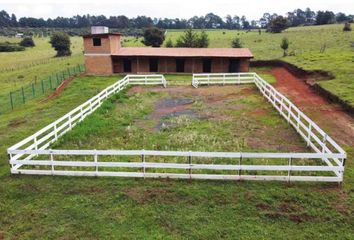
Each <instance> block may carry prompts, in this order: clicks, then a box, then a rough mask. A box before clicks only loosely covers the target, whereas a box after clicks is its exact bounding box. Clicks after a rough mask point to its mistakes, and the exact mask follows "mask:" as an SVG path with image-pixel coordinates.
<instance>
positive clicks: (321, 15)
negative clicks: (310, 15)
mask: <svg viewBox="0 0 354 240" xmlns="http://www.w3.org/2000/svg"><path fill="white" fill-rule="evenodd" d="M334 22H335V15H334V13H333V12H331V11H325V12H323V11H318V12H317V16H316V25H324V24H331V23H334Z"/></svg>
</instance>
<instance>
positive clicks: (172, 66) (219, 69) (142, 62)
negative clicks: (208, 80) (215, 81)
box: [113, 57, 249, 73]
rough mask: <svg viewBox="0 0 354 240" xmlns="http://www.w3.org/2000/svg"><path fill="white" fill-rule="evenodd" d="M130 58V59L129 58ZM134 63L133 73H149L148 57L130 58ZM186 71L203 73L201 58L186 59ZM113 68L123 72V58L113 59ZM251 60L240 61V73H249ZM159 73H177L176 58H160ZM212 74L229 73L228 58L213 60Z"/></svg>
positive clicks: (117, 71)
mask: <svg viewBox="0 0 354 240" xmlns="http://www.w3.org/2000/svg"><path fill="white" fill-rule="evenodd" d="M128 58H129V57H128ZM129 59H131V61H132V73H149V72H150V64H149V58H148V57H130V58H129ZM184 64H185V65H184V71H185V72H186V73H202V72H203V59H201V58H185V63H184ZM113 68H114V72H115V73H121V72H123V58H122V57H113ZM248 70H249V60H248V59H242V58H241V59H240V65H239V72H248ZM158 72H159V73H175V72H176V58H173V57H171V58H166V57H162V58H159V63H158ZM211 72H212V73H227V72H229V59H228V58H212V63H211Z"/></svg>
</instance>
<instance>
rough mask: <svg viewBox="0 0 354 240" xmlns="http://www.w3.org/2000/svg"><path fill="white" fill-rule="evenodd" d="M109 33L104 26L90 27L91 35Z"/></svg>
mask: <svg viewBox="0 0 354 240" xmlns="http://www.w3.org/2000/svg"><path fill="white" fill-rule="evenodd" d="M107 33H109V29H108V27H105V26H92V27H91V34H107Z"/></svg>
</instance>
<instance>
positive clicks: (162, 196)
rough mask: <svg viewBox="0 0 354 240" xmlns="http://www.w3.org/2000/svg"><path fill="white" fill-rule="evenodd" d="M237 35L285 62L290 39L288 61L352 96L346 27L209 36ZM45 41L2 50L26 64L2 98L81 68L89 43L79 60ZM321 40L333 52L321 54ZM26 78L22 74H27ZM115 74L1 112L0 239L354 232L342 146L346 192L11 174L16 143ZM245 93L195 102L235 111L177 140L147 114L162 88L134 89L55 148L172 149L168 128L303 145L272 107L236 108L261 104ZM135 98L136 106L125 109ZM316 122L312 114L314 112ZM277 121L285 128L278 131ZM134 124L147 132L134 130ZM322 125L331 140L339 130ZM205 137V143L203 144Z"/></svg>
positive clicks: (351, 181)
mask: <svg viewBox="0 0 354 240" xmlns="http://www.w3.org/2000/svg"><path fill="white" fill-rule="evenodd" d="M322 29H324V30H325V31H323V30H322ZM223 32H225V34H223ZM208 33H209V32H208ZM179 34H180V32H173V31H169V33H168V35H167V38H169V37H171V38H172V39H173V40H175V39H176V38H177V36H178V35H179ZM237 34H239V37H240V38H241V40H242V41H243V42H244V45H245V47H250V48H251V50H252V51H253V52H254V54H255V58H256V60H257V59H275V58H282V57H281V56H282V51H281V49H280V47H279V44H280V40H281V38H282V37H283V36H287V37H288V38H289V39H290V41H291V43H292V44H291V46H290V51H295V52H296V56H291V57H286V58H282V59H283V60H285V61H289V62H292V63H294V64H296V65H298V66H300V67H304V68H305V69H310V70H311V69H322V70H328V71H331V72H332V73H333V74H335V76H336V79H334V80H331V81H321V82H320V83H319V84H321V85H323V86H324V87H326V88H328V89H329V90H330V91H332V92H334V93H335V94H338V95H339V96H341V97H342V98H343V99H347V100H348V101H350V102H351V103H352V102H353V101H354V99H353V98H354V94H353V91H354V90H353V84H354V81H353V79H354V77H353V66H352V65H353V62H352V61H353V57H352V56H353V48H351V47H350V41H353V39H354V38H353V32H351V33H343V32H342V31H341V25H330V26H315V27H301V28H291V29H288V30H287V31H286V32H284V33H282V34H266V33H262V35H258V32H249V33H245V32H237V31H227V30H222V31H210V38H211V47H228V46H229V43H230V42H231V39H232V38H233V37H234V36H235V35H237ZM2 40H3V39H2ZM14 40H15V39H11V41H14ZM47 40H48V39H35V41H36V43H37V47H36V48H34V49H28V50H26V51H25V52H18V53H7V54H4V55H2V54H0V69H3V68H8V67H9V66H10V67H11V66H12V67H14V68H16V67H17V66H21V67H20V69H18V70H14V71H1V72H0V87H1V88H2V91H1V94H3V93H7V91H10V90H12V89H14V88H18V87H20V86H21V85H24V84H27V83H29V82H31V81H33V80H34V78H35V77H36V76H37V78H38V79H40V78H42V77H44V78H45V77H46V76H48V75H50V74H51V73H53V72H56V71H61V70H63V69H65V68H66V67H67V66H73V65H76V64H77V63H82V61H83V56H82V54H81V51H82V40H81V38H74V39H73V38H72V42H73V43H74V46H75V47H74V46H73V53H74V55H73V56H72V57H70V58H67V59H65V60H59V59H54V58H53V56H54V54H55V52H54V51H53V50H52V49H51V48H50V45H49V44H48V42H47ZM324 43H326V46H327V49H326V51H325V52H324V53H322V54H320V53H319V50H320V48H321V45H322V44H324ZM123 44H124V45H125V46H134V45H135V46H136V45H141V43H140V40H136V41H135V39H134V40H133V41H125V42H124V43H123ZM49 59H50V60H49ZM42 60H43V61H49V63H40V64H38V65H37V66H34V67H31V66H30V64H31V62H32V61H42ZM16 69H17V68H16ZM267 70H268V69H267V68H254V69H251V71H256V72H258V73H260V74H261V76H262V77H264V78H265V79H266V80H267V81H269V82H271V83H274V82H275V79H274V77H272V76H271V75H269V74H267V73H266V72H267ZM6 74H8V75H6ZM20 75H23V76H24V78H22V77H21V78H19V76H20ZM119 78H121V76H111V77H93V76H82V77H78V78H76V79H75V80H74V81H72V82H71V83H70V84H69V85H68V86H67V87H66V88H65V90H64V92H63V93H62V94H61V95H60V96H59V97H57V98H55V99H53V100H51V101H43V100H44V98H45V97H41V98H38V99H36V100H33V101H30V102H28V103H27V104H26V105H23V106H21V107H19V108H17V109H15V110H14V111H12V112H8V113H5V114H2V115H1V116H0V183H1V184H0V239H75V238H80V239H132V238H133V239H220V238H224V239H255V238H262V239H353V238H354V218H353V216H354V164H353V158H354V147H353V146H343V147H344V148H345V150H346V151H347V153H348V159H347V163H346V172H345V177H344V183H343V186H342V187H338V186H337V185H335V184H326V183H291V184H288V183H279V182H251V181H248V182H235V181H182V180H159V179H156V180H152V179H146V180H144V179H132V178H103V177H102V178H85V177H77V178H75V177H51V176H20V175H16V176H15V175H14V176H13V175H11V174H10V173H9V165H8V157H7V153H6V149H7V148H8V147H9V146H11V145H13V144H15V143H16V142H18V141H20V140H22V139H24V138H25V137H27V136H29V135H31V134H33V133H34V132H36V131H38V130H39V129H41V128H42V127H44V126H46V125H47V124H49V123H51V122H53V121H54V120H56V119H57V118H59V117H60V116H62V115H64V114H65V113H67V112H68V111H70V110H71V109H73V108H74V107H76V106H77V105H79V104H81V103H83V102H85V101H86V100H87V99H89V98H90V97H92V96H94V95H95V94H97V93H98V92H99V91H100V90H102V89H104V88H105V87H106V86H108V85H110V84H112V83H114V82H115V81H117V79H119ZM166 78H167V80H168V81H169V82H171V83H174V84H177V85H189V84H190V81H191V76H190V75H167V76H166ZM19 79H20V80H19ZM21 79H22V80H21ZM235 91H236V88H235ZM248 93H249V92H248ZM241 96H242V95H236V96H235V98H236V99H237V101H231V100H230V102H226V103H223V102H221V103H220V104H225V105H223V107H224V109H225V112H223V111H220V109H219V110H218V109H214V108H210V109H208V107H206V105H204V104H199V103H198V102H197V103H198V104H199V105H198V104H194V106H193V109H194V108H195V109H197V110H198V111H199V110H200V111H207V112H211V113H213V114H214V115H215V116H219V117H222V116H223V114H225V113H228V112H227V111H228V110H230V109H233V108H234V110H232V111H231V110H230V111H231V112H234V113H235V115H233V116H232V119H226V120H225V121H220V122H213V121H206V120H203V119H196V120H195V122H194V121H191V122H187V120H188V119H187V120H186V119H184V118H182V119H181V120H179V121H177V123H178V124H182V125H181V126H184V125H183V124H184V123H186V124H187V126H189V128H188V130H190V131H184V132H183V131H182V133H183V134H179V135H178V133H179V130H180V129H178V128H176V129H174V128H172V129H166V132H161V133H160V132H154V131H155V127H154V126H156V125H155V123H154V122H152V123H151V122H150V123H149V124H146V123H144V121H143V120H145V117H146V116H149V115H150V114H151V113H152V112H151V111H153V106H154V102H153V101H159V100H161V99H162V98H165V97H166V95H164V94H162V93H161V94H151V96H150V95H149V94H146V93H137V94H135V95H133V97H131V98H130V97H129V98H128V97H127V95H123V96H121V97H118V98H117V99H114V101H113V102H112V101H111V102H106V103H105V104H104V106H103V108H101V109H100V110H98V111H97V112H96V113H94V115H92V117H91V118H89V119H88V122H87V121H86V123H85V122H83V123H82V124H81V125H79V126H78V127H77V128H75V129H74V131H73V132H71V133H69V134H68V135H66V136H64V137H63V139H62V140H61V141H59V142H58V143H57V145H54V146H53V147H70V148H75V147H76V148H78V147H87V148H91V147H94V146H98V147H102V148H104V147H106V146H110V147H112V148H113V147H122V148H123V147H134V148H135V147H136V148H138V147H139V146H142V145H143V146H146V147H151V148H152V147H153V145H154V144H155V145H156V144H158V143H159V142H160V144H162V145H164V146H168V147H170V146H171V142H169V141H168V137H169V135H171V136H172V137H173V138H172V140H173V141H174V142H173V143H175V144H179V145H178V146H180V147H182V148H186V149H187V146H189V145H190V144H192V145H193V144H194V145H193V146H199V148H200V149H208V150H209V149H211V148H217V149H223V148H224V149H230V150H233V149H234V150H236V149H240V148H243V149H248V148H250V146H252V143H253V144H254V142H252V141H247V139H248V138H250V137H251V136H252V134H255V133H256V132H257V131H259V132H260V133H262V130H264V128H266V129H268V130H269V131H271V134H268V135H270V136H271V137H270V139H268V141H267V144H268V145H266V146H263V147H260V149H263V150H274V149H272V148H274V147H276V146H271V143H272V142H273V143H276V145H280V146H283V147H286V146H288V144H287V143H288V142H291V143H294V146H295V147H296V146H297V147H299V148H301V146H302V142H301V141H300V140H299V139H298V138H296V137H295V138H291V137H287V136H289V135H287V134H279V131H280V130H281V129H285V131H290V132H292V129H288V128H286V126H285V125H283V122H282V121H280V120H279V119H280V118H279V116H278V115H277V114H276V113H275V112H273V110H271V106H270V105H269V106H268V105H267V107H266V111H270V112H271V114H270V116H269V117H267V116H268V115H267V116H262V115H258V114H259V113H255V115H254V117H255V118H247V116H245V115H242V114H243V112H244V111H241V109H238V107H239V106H240V104H241V106H242V108H243V109H244V110H245V111H248V112H250V111H251V112H252V109H253V107H257V106H258V107H259V106H260V105H259V104H260V102H263V101H264V100H263V99H262V98H261V97H260V96H258V95H257V96H250V98H249V100H248V101H247V99H242V97H241ZM152 100H153V101H152ZM132 105H134V106H137V107H135V108H133V109H132V111H128V110H127V109H128V107H129V106H132ZM230 111H229V112H230ZM320 117H321V116H318V118H320ZM90 119H91V120H90ZM313 120H314V121H316V116H315V118H314V119H313ZM88 123H90V124H88ZM91 123H92V125H91ZM102 123H104V124H102ZM259 123H260V124H259ZM275 124H276V125H275ZM278 124H279V126H283V127H282V128H280V127H279V128H277V127H276V126H277V125H278ZM91 126H92V127H91ZM178 126H179V125H177V127H178ZM137 127H142V128H143V129H144V130H141V131H140V130H139V131H138V129H139V128H137ZM233 129H234V130H233ZM235 129H236V131H235ZM100 130H104V132H105V136H107V138H105V136H100V135H99V133H100ZM177 130H178V131H177ZM202 130H206V132H202ZM324 130H325V131H326V132H328V133H329V134H330V135H331V133H333V132H334V131H336V129H327V128H325V129H324ZM85 131H86V133H85ZM95 131H96V133H95ZM149 131H152V134H151V138H149V137H148V136H150V135H148V134H147V133H148V132H149ZM83 132H84V133H85V134H86V135H85V134H83ZM278 134H279V135H278ZM231 135H234V136H232V138H230V141H221V140H220V138H221V137H223V136H231ZM125 136H126V137H125ZM199 136H202V137H203V139H204V140H205V141H204V142H201V143H198V139H199V138H198V137H199ZM290 136H292V135H291V134H290ZM241 139H244V141H241ZM127 140H128V141H127ZM125 141H126V144H125ZM188 141H189V142H188ZM187 143H188V144H187ZM198 144H199V145H198ZM270 146H271V147H270ZM252 149H253V148H252ZM294 151H295V150H294Z"/></svg>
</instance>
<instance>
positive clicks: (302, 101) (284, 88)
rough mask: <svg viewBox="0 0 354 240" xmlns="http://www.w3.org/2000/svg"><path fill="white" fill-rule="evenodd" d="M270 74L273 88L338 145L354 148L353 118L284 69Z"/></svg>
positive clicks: (277, 68)
mask: <svg viewBox="0 0 354 240" xmlns="http://www.w3.org/2000/svg"><path fill="white" fill-rule="evenodd" d="M271 73H272V74H273V75H274V77H275V78H276V79H277V83H276V84H275V88H277V89H278V90H279V91H280V92H281V93H283V94H284V95H286V96H287V97H288V98H289V99H291V101H292V102H293V103H294V104H295V105H296V106H297V107H299V108H300V109H301V110H302V111H304V112H305V113H306V115H308V116H309V117H310V118H311V119H312V120H314V121H315V122H316V123H317V124H318V125H319V126H320V127H321V128H322V129H323V130H325V131H326V132H327V133H328V134H329V135H330V136H331V137H333V138H334V139H335V140H336V141H337V142H338V143H340V144H342V145H343V144H344V145H349V146H354V118H353V117H351V116H350V115H348V114H347V113H345V111H344V110H343V109H342V108H341V107H340V106H339V105H337V104H333V103H330V102H329V101H327V100H326V99H325V98H323V97H321V96H320V95H318V94H316V93H315V92H314V91H313V90H312V89H311V88H310V86H309V85H307V84H306V82H305V80H303V79H299V78H297V77H295V76H294V75H292V74H291V73H290V72H288V71H287V70H286V69H285V68H281V67H276V68H273V69H272V70H271Z"/></svg>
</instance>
